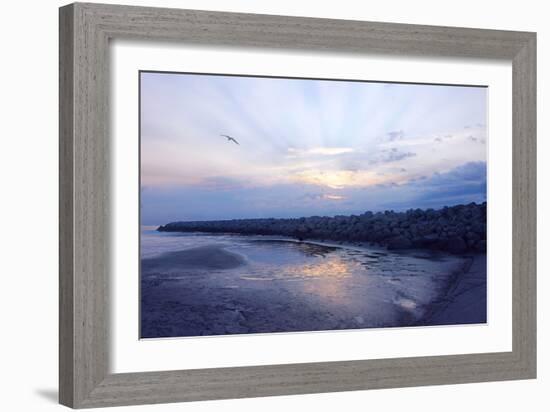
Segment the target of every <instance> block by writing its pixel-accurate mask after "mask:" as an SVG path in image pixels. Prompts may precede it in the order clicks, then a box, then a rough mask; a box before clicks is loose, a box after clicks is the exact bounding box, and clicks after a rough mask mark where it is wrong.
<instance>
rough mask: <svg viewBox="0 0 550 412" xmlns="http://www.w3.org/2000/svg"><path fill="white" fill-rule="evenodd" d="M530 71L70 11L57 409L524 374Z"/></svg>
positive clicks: (529, 364) (443, 53) (315, 38)
mask: <svg viewBox="0 0 550 412" xmlns="http://www.w3.org/2000/svg"><path fill="white" fill-rule="evenodd" d="M535 55H536V37H535V34H534V33H526V32H508V31H497V30H480V29H466V28H450V27H429V26H415V25H402V24H391V23H370V22H358V21H342V20H326V19H311V18H297V17H287V16H267V15H252V14H235V13H219V12H206V11H192V10H175V9H157V8H143V7H130V6H115V5H102V4H81V3H75V4H71V5H68V6H65V7H62V8H61V9H60V401H61V403H63V404H65V405H67V406H71V407H75V408H83V407H101V406H115V405H129V404H143V403H160V402H177V401H192V400H202V399H222V398H240V397H252V396H271V395H285V394H299V393H317V392H326V391H347V390H359V389H370V388H386V387H403V386H417V385H436V384H448V383H463V382H482V381H491V380H509V379H527V378H534V377H535V375H536V324H535V322H536V312H535V309H536V303H535V296H536V293H535V250H536V244H535V237H536V236H535V212H536V210H535V205H536V200H535V194H536V193H535V187H536V185H535V178H536V176H535V170H536V165H535V137H536V130H535V126H536V118H535V113H536V110H535V96H536V81H535V77H536V75H535V67H536V60H535V59H536V57H535ZM403 342H407V344H406V345H404V344H403Z"/></svg>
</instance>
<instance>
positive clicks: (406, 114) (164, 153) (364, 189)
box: [139, 71, 487, 338]
mask: <svg viewBox="0 0 550 412" xmlns="http://www.w3.org/2000/svg"><path fill="white" fill-rule="evenodd" d="M139 86H140V87H139V88H140V105H139V106H140V107H139V110H140V113H139V118H140V129H139V130H140V233H141V235H140V260H141V262H140V329H141V330H140V337H141V338H164V337H191V336H207V335H233V334H254V333H276V332H308V331H334V330H346V329H364V328H387V327H414V326H433V325H449V324H479V323H485V322H486V321H487V309H486V305H487V299H486V295H487V282H486V278H487V270H486V265H487V263H486V249H487V245H486V242H487V236H486V227H487V203H486V200H487V163H486V161H487V156H486V146H487V126H486V118H487V96H486V91H487V89H486V87H482V86H465V85H437V84H407V83H392V82H379V81H377V82H370V81H357V80H333V79H303V78H278V77H259V76H244V75H242V76H241V75H219V74H215V75H214V74H199V73H174V72H156V71H141V72H140V73H139Z"/></svg>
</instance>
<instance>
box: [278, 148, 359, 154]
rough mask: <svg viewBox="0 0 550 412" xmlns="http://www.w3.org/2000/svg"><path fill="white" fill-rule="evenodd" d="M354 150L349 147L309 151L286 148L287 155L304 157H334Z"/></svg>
mask: <svg viewBox="0 0 550 412" xmlns="http://www.w3.org/2000/svg"><path fill="white" fill-rule="evenodd" d="M354 151H355V149H353V148H351V147H314V148H311V149H306V150H300V149H295V148H293V147H289V148H288V153H291V154H292V155H299V156H306V155H321V156H335V155H340V154H344V153H352V152H354Z"/></svg>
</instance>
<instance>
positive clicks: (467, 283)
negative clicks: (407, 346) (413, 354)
mask: <svg viewBox="0 0 550 412" xmlns="http://www.w3.org/2000/svg"><path fill="white" fill-rule="evenodd" d="M467 258H469V261H468V262H467V263H466V264H465V267H464V269H463V270H462V271H458V272H456V273H455V274H454V275H453V276H452V278H451V279H450V281H449V284H448V285H447V287H446V288H445V290H444V291H443V292H442V293H441V295H440V296H439V297H438V298H436V299H435V300H434V301H433V302H432V303H431V304H430V305H429V308H428V310H427V311H426V314H425V315H424V316H423V317H422V318H421V319H420V320H419V321H418V322H417V326H437V325H456V324H484V323H487V269H486V268H487V255H486V254H475V255H471V256H469V257H467ZM480 314H481V315H480ZM457 316H460V321H458V320H457Z"/></svg>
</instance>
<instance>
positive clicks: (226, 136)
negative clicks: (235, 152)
mask: <svg viewBox="0 0 550 412" xmlns="http://www.w3.org/2000/svg"><path fill="white" fill-rule="evenodd" d="M220 136H223V137H225V138H226V139H227V141H228V142H234V143H235V144H238V145H239V146H240V145H241V144H240V143H239V142H237V140H235V138H234V137H231V136H228V135H226V134H221V135H220Z"/></svg>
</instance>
